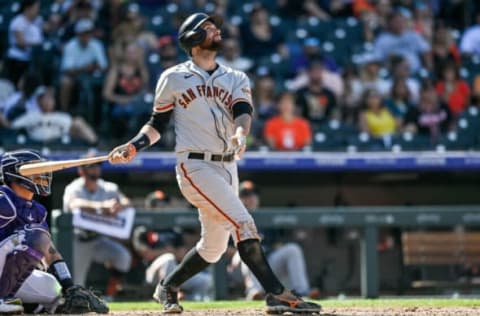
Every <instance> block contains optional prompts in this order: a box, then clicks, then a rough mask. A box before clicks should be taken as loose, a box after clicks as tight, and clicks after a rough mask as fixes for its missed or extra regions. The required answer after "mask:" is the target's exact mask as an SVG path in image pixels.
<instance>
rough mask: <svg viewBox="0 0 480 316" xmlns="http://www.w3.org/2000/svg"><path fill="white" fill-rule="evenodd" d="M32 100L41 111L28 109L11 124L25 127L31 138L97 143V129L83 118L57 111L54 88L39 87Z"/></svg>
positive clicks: (39, 140) (43, 141)
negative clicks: (71, 139)
mask: <svg viewBox="0 0 480 316" xmlns="http://www.w3.org/2000/svg"><path fill="white" fill-rule="evenodd" d="M31 102H32V103H36V106H35V107H38V108H39V109H40V111H39V112H37V111H28V110H27V111H26V113H25V114H23V115H21V116H20V117H18V118H17V119H15V120H14V121H13V122H12V124H11V127H12V128H14V129H25V130H26V131H27V134H28V138H30V139H31V140H33V141H36V142H41V143H46V142H52V141H60V140H62V139H63V138H64V137H67V138H68V139H69V138H70V137H71V138H73V139H78V140H81V141H83V142H85V143H87V144H89V145H94V144H96V143H97V141H98V138H97V135H96V134H95V131H94V130H93V129H92V127H91V126H89V125H88V124H87V123H86V122H85V120H84V119H83V118H81V117H75V118H73V117H72V116H71V115H70V114H69V113H66V112H58V111H55V97H54V93H53V90H52V89H50V88H46V87H43V86H42V87H39V88H38V89H37V92H36V93H35V94H34V97H33V99H32V100H31Z"/></svg>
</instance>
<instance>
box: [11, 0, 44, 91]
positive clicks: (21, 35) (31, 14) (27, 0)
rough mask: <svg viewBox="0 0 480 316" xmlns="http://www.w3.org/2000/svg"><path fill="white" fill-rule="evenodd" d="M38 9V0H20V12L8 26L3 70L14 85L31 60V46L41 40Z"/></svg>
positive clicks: (40, 20)
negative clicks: (7, 46) (7, 44)
mask: <svg viewBox="0 0 480 316" xmlns="http://www.w3.org/2000/svg"><path fill="white" fill-rule="evenodd" d="M39 10H40V1H39V0H22V1H21V3H20V11H19V12H20V13H19V14H18V15H16V16H15V17H14V18H13V19H12V21H11V22H10V25H9V27H8V41H9V48H8V51H7V58H6V60H5V64H4V72H5V76H6V77H7V78H8V79H9V80H10V81H12V82H13V83H14V85H15V86H16V85H17V84H18V81H19V80H20V78H21V77H22V75H23V74H24V73H25V72H26V71H27V70H28V67H29V65H30V62H31V60H32V48H33V46H36V45H40V44H41V43H42V40H43V35H42V19H41V18H40V17H39V15H38V13H39Z"/></svg>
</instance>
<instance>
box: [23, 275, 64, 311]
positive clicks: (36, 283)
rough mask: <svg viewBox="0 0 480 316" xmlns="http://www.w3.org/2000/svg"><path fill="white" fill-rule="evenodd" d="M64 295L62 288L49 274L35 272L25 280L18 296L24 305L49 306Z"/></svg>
mask: <svg viewBox="0 0 480 316" xmlns="http://www.w3.org/2000/svg"><path fill="white" fill-rule="evenodd" d="M61 294H62V286H61V285H60V283H58V281H57V279H55V277H54V276H53V275H51V274H49V273H46V272H42V271H39V270H34V271H33V273H32V274H31V275H30V276H29V277H28V278H27V279H26V280H25V282H24V283H23V284H22V286H21V287H20V289H19V290H18V292H17V294H16V296H18V297H19V298H20V299H22V301H23V302H24V303H38V304H44V305H48V304H51V303H53V302H54V301H55V300H56V299H57V298H58V297H59V296H60V295H61Z"/></svg>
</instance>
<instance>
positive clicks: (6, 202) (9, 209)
mask: <svg viewBox="0 0 480 316" xmlns="http://www.w3.org/2000/svg"><path fill="white" fill-rule="evenodd" d="M15 217H17V210H16V208H15V205H14V204H13V202H12V201H10V199H9V198H8V196H7V195H6V194H5V193H3V192H1V191H0V228H2V227H5V226H7V225H8V224H9V223H10V222H12V221H13V220H15Z"/></svg>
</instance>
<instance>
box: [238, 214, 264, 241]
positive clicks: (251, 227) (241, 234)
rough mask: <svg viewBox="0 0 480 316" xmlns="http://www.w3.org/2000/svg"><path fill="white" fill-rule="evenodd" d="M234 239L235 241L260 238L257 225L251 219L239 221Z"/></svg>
mask: <svg viewBox="0 0 480 316" xmlns="http://www.w3.org/2000/svg"><path fill="white" fill-rule="evenodd" d="M235 239H236V242H237V243H238V242H240V241H243V240H248V239H258V240H260V239H261V238H260V235H259V234H258V230H257V225H255V222H254V221H253V219H252V220H249V221H245V222H241V223H239V227H238V228H237V229H236V236H235Z"/></svg>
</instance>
